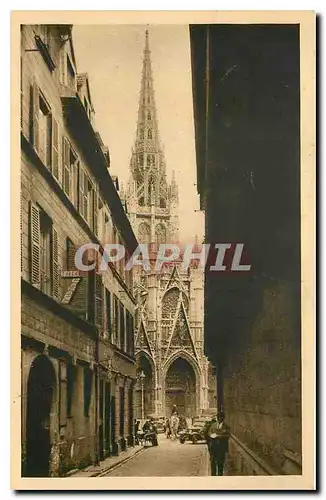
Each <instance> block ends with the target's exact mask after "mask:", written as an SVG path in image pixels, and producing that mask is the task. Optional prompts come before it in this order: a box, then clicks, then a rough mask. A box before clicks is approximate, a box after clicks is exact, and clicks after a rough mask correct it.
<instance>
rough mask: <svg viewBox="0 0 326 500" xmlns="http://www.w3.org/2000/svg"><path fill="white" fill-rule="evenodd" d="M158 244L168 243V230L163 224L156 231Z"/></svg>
mask: <svg viewBox="0 0 326 500" xmlns="http://www.w3.org/2000/svg"><path fill="white" fill-rule="evenodd" d="M155 239H156V244H157V245H160V244H161V243H166V229H165V227H164V226H163V225H162V224H158V225H157V226H156V229H155Z"/></svg>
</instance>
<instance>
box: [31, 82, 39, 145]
mask: <svg viewBox="0 0 326 500" xmlns="http://www.w3.org/2000/svg"><path fill="white" fill-rule="evenodd" d="M39 103H40V93H39V89H38V86H37V85H36V83H35V82H34V83H33V85H32V86H31V120H30V125H31V127H30V129H31V130H30V136H31V137H30V139H31V142H32V144H33V147H34V149H35V151H36V152H37V153H38V152H39V147H40V146H39Z"/></svg>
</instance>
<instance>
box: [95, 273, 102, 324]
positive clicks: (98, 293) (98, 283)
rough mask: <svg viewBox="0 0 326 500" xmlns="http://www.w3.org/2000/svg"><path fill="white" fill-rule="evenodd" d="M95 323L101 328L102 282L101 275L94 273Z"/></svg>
mask: <svg viewBox="0 0 326 500" xmlns="http://www.w3.org/2000/svg"><path fill="white" fill-rule="evenodd" d="M95 324H96V326H98V327H99V328H103V283H102V275H101V274H96V275H95Z"/></svg>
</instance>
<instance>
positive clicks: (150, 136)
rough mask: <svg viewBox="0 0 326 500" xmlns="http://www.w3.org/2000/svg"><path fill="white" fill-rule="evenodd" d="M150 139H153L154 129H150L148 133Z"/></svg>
mask: <svg viewBox="0 0 326 500" xmlns="http://www.w3.org/2000/svg"><path fill="white" fill-rule="evenodd" d="M147 137H148V139H152V129H150V128H149V129H148V134H147Z"/></svg>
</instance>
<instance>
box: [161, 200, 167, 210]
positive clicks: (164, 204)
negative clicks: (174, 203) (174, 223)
mask: <svg viewBox="0 0 326 500" xmlns="http://www.w3.org/2000/svg"><path fill="white" fill-rule="evenodd" d="M160 208H166V201H165V199H164V198H160Z"/></svg>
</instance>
